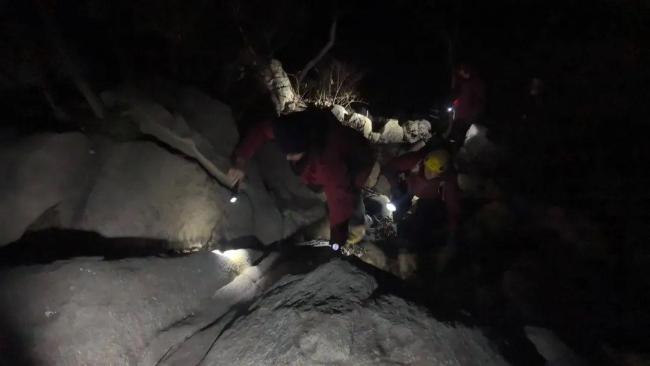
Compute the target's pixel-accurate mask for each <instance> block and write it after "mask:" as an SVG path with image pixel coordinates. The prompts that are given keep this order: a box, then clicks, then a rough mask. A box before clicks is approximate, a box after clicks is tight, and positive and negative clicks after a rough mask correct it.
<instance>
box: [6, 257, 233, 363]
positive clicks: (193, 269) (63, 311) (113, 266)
mask: <svg viewBox="0 0 650 366" xmlns="http://www.w3.org/2000/svg"><path fill="white" fill-rule="evenodd" d="M224 261H225V259H224V258H222V257H220V256H217V255H214V254H212V253H210V252H201V253H197V254H195V255H191V256H186V257H180V258H153V257H149V258H137V259H125V260H119V261H102V260H99V259H94V258H77V259H74V260H68V261H59V262H54V263H51V264H48V265H38V266H20V267H15V268H12V269H0V324H1V325H2V331H1V332H0V346H2V351H1V352H0V364H3V365H5V364H6V365H23V364H24V365H52V366H56V365H135V364H136V363H137V360H138V359H139V358H140V356H141V355H142V353H143V351H144V350H145V349H146V348H147V346H148V345H149V344H150V342H151V341H152V340H153V339H155V338H156V336H157V335H158V334H160V333H161V332H163V331H165V330H166V329H169V328H171V327H174V326H175V325H178V324H182V323H183V322H184V321H185V320H186V319H189V318H192V317H193V316H194V314H195V312H197V311H198V310H199V309H200V308H201V305H202V304H203V303H204V302H205V301H208V300H209V298H210V297H211V296H212V294H213V293H215V291H216V290H217V289H219V288H221V287H222V286H224V285H225V284H227V283H228V282H229V281H230V280H231V279H232V278H233V277H234V275H233V274H232V273H231V272H229V271H227V270H226V268H227V265H226V264H225V263H224ZM4 362H6V363H4Z"/></svg>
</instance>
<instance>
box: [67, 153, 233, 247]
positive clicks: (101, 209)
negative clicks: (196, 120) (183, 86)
mask: <svg viewBox="0 0 650 366" xmlns="http://www.w3.org/2000/svg"><path fill="white" fill-rule="evenodd" d="M98 154H99V155H100V156H102V157H103V159H102V164H101V166H100V168H99V169H98V171H97V172H96V174H95V176H94V184H93V187H92V189H91V190H90V192H89V193H88V196H87V197H86V200H85V205H84V206H83V208H81V212H80V214H79V220H78V221H76V222H73V223H72V227H74V228H76V229H81V230H84V231H93V232H97V233H99V234H101V235H103V236H106V237H112V238H115V237H135V238H149V239H162V240H165V241H168V242H170V243H175V244H177V245H180V247H181V248H189V247H196V248H199V247H202V246H204V245H205V244H208V243H209V242H210V240H211V239H212V237H213V235H214V234H213V233H214V232H215V230H217V228H218V227H219V225H221V224H222V217H223V216H224V215H226V214H227V213H228V209H229V208H230V205H229V204H228V203H227V199H228V197H227V192H226V191H225V190H224V189H223V188H221V187H219V185H218V184H217V183H216V182H215V181H214V179H211V177H210V176H209V175H207V174H206V173H205V171H204V170H203V169H202V168H201V166H200V165H198V164H196V163H194V162H192V161H190V160H188V159H186V158H185V157H183V156H182V155H180V154H172V153H170V152H169V151H167V150H166V149H164V148H162V147H160V146H159V145H157V144H155V143H153V142H126V143H117V144H111V143H107V144H106V145H104V148H103V149H100V150H99V151H98Z"/></svg>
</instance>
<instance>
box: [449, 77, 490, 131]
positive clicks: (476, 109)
mask: <svg viewBox="0 0 650 366" xmlns="http://www.w3.org/2000/svg"><path fill="white" fill-rule="evenodd" d="M456 95H457V96H456V99H455V100H454V118H455V119H458V120H464V121H468V122H476V119H477V118H479V117H480V116H481V114H482V113H483V111H484V109H485V84H484V83H483V80H481V79H480V78H478V77H476V76H472V77H471V78H469V79H460V80H458V85H457V94H456Z"/></svg>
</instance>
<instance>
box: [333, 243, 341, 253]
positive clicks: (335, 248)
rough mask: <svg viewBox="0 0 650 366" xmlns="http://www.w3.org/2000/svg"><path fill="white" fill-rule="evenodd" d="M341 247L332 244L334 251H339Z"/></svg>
mask: <svg viewBox="0 0 650 366" xmlns="http://www.w3.org/2000/svg"><path fill="white" fill-rule="evenodd" d="M340 247H341V246H340V245H338V244H336V243H334V244H332V250H334V251H337V250H339V248H340Z"/></svg>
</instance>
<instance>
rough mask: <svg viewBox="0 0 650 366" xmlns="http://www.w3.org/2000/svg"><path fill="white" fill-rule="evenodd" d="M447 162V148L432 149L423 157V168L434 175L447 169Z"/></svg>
mask: <svg viewBox="0 0 650 366" xmlns="http://www.w3.org/2000/svg"><path fill="white" fill-rule="evenodd" d="M448 164H449V153H448V152H447V150H443V149H438V150H434V151H432V152H430V153H428V154H427V156H426V157H425V158H424V169H426V170H427V171H428V172H429V173H432V174H435V175H438V174H441V173H443V172H444V171H445V170H446V169H447V165H448Z"/></svg>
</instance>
